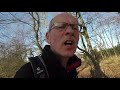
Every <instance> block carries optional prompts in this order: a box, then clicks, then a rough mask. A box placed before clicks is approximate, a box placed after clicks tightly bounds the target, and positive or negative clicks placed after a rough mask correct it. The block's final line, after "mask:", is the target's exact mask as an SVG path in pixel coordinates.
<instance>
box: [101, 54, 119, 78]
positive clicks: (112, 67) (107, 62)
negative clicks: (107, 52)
mask: <svg viewBox="0 0 120 90" xmlns="http://www.w3.org/2000/svg"><path fill="white" fill-rule="evenodd" d="M100 66H101V69H102V71H103V72H104V73H105V75H107V76H108V77H110V78H120V56H112V57H109V58H106V59H104V60H102V61H101V62H100Z"/></svg>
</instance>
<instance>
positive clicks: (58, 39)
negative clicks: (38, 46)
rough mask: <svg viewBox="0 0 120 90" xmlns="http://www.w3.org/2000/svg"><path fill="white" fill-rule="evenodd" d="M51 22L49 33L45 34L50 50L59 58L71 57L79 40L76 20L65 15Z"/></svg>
mask: <svg viewBox="0 0 120 90" xmlns="http://www.w3.org/2000/svg"><path fill="white" fill-rule="evenodd" d="M53 22H54V24H53V25H52V29H51V31H50V32H47V33H46V39H47V42H48V43H49V44H50V48H51V50H52V51H53V52H54V53H56V54H57V55H59V56H60V57H65V58H69V57H72V56H73V55H74V53H75V51H76V48H77V44H78V40H79V31H78V30H77V29H78V25H77V24H78V22H77V19H76V18H74V17H72V16H70V15H66V14H65V15H59V16H57V17H55V18H54V21H53ZM71 26H72V28H71Z"/></svg>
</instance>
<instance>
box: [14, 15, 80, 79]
mask: <svg viewBox="0 0 120 90" xmlns="http://www.w3.org/2000/svg"><path fill="white" fill-rule="evenodd" d="M80 30H81V26H80V25H79V24H78V21H77V19H76V18H75V17H74V16H72V15H70V14H68V13H61V14H58V15H57V16H55V17H54V18H53V19H52V20H51V21H50V25H49V30H48V31H47V32H46V41H47V43H48V44H49V45H46V46H45V47H44V49H43V51H42V55H39V56H37V57H39V58H38V59H41V58H42V62H43V63H44V66H45V71H46V72H47V75H46V76H45V75H44V76H43V77H42V78H77V71H76V68H77V67H79V66H80V65H81V60H80V59H79V58H78V57H77V56H76V55H75V54H74V53H75V51H76V49H77V46H78V41H79V32H80ZM34 61H35V60H34ZM15 78H35V75H34V71H33V70H32V66H31V64H30V62H29V63H27V64H25V65H23V66H22V67H21V68H20V69H19V70H18V71H17V72H16V75H15ZM39 78H40V77H39Z"/></svg>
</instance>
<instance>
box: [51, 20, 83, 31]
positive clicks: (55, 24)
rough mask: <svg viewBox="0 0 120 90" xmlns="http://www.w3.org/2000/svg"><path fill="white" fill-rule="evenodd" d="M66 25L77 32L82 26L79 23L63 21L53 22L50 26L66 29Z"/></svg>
mask: <svg viewBox="0 0 120 90" xmlns="http://www.w3.org/2000/svg"><path fill="white" fill-rule="evenodd" d="M68 26H70V27H71V28H72V30H75V31H79V32H80V31H81V29H82V26H81V25H80V24H69V23H65V22H62V23H61V22H56V23H53V25H52V26H51V29H58V30H66V29H67V28H68Z"/></svg>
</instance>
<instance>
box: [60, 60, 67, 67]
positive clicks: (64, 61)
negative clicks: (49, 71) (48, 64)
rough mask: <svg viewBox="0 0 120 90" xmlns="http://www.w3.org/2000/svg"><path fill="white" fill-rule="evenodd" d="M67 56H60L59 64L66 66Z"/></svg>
mask: <svg viewBox="0 0 120 90" xmlns="http://www.w3.org/2000/svg"><path fill="white" fill-rule="evenodd" d="M68 60H69V58H61V59H60V62H61V65H62V66H63V67H64V68H66V67H67V62H68Z"/></svg>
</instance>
